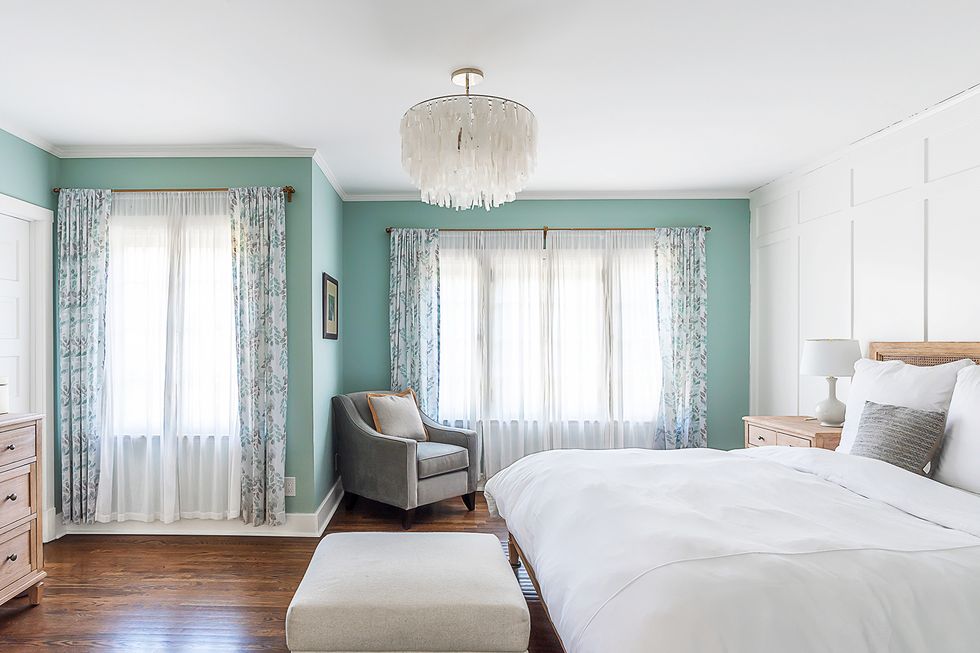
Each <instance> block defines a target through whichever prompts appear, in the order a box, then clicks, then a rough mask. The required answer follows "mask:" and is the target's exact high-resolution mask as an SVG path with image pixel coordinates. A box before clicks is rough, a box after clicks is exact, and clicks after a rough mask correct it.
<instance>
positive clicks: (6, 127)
mask: <svg viewBox="0 0 980 653" xmlns="http://www.w3.org/2000/svg"><path fill="white" fill-rule="evenodd" d="M0 129H2V130H3V131H5V132H7V133H8V134H10V135H11V136H14V137H16V138H19V139H20V140H22V141H24V142H25V143H30V144H31V145H33V146H34V147H37V148H40V149H42V150H44V151H45V152H47V153H48V154H53V155H54V156H56V157H61V148H60V147H58V146H57V145H55V144H54V143H51V142H50V141H47V140H45V139H43V138H41V137H40V136H38V135H37V134H35V133H34V132H31V131H28V130H26V129H21V128H19V127H17V126H15V125H11V124H9V123H7V122H5V121H4V122H0Z"/></svg>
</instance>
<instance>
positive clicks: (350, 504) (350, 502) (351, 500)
mask: <svg viewBox="0 0 980 653" xmlns="http://www.w3.org/2000/svg"><path fill="white" fill-rule="evenodd" d="M344 494H345V495H346V496H345V498H346V499H347V502H346V505H347V510H353V509H354V504H356V503H357V495H356V494H354V493H353V492H345V493H344Z"/></svg>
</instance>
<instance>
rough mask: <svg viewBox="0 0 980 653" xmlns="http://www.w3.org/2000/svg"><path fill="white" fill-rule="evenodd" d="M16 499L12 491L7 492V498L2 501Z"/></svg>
mask: <svg viewBox="0 0 980 653" xmlns="http://www.w3.org/2000/svg"><path fill="white" fill-rule="evenodd" d="M16 500H17V495H16V494H15V493H14V492H11V493H10V494H8V495H7V498H6V499H4V501H16Z"/></svg>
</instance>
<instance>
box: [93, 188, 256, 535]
mask: <svg viewBox="0 0 980 653" xmlns="http://www.w3.org/2000/svg"><path fill="white" fill-rule="evenodd" d="M231 241H232V239H231V224H230V220H229V203H228V194H227V193H225V192H213V193H209V192H204V193H186V192H185V193H125V194H123V193H118V194H116V195H115V197H114V201H113V204H112V213H111V215H110V220H109V274H108V300H107V318H106V322H107V327H106V329H107V334H106V342H107V343H108V351H107V354H106V378H107V382H106V401H107V419H106V425H105V430H104V434H103V435H102V439H101V458H100V459H101V473H100V483H99V491H98V499H97V506H96V519H97V521H101V522H107V521H123V520H139V521H155V520H159V521H162V522H165V523H169V522H173V521H175V520H178V519H181V518H195V519H232V518H235V517H237V516H238V514H239V512H240V510H239V509H240V484H241V448H240V443H239V438H238V435H239V433H238V383H237V367H236V356H235V323H234V314H235V313H234V304H233V292H232V252H231Z"/></svg>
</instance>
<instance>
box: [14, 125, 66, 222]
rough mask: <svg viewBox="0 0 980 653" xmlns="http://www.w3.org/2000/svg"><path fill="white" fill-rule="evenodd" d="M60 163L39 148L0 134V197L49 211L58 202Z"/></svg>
mask: <svg viewBox="0 0 980 653" xmlns="http://www.w3.org/2000/svg"><path fill="white" fill-rule="evenodd" d="M59 163H60V160H59V159H58V157H56V156H54V155H53V154H49V153H48V152H45V151H44V150H42V149H41V148H39V147H35V146H34V145H31V144H30V143H28V142H27V141H22V140H21V139H19V138H17V137H16V136H14V135H12V134H8V133H7V132H5V131H3V130H0V193H3V194H4V195H10V196H11V197H16V198H17V199H20V200H24V201H25V202H30V203H31V204H37V205H39V206H43V207H46V208H49V209H53V208H55V206H57V204H58V201H57V197H56V196H55V194H54V193H52V192H51V189H52V188H54V187H55V186H57V185H58V183H57V182H58V166H59Z"/></svg>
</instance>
